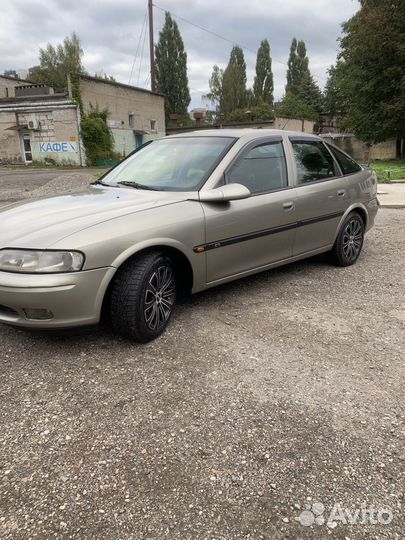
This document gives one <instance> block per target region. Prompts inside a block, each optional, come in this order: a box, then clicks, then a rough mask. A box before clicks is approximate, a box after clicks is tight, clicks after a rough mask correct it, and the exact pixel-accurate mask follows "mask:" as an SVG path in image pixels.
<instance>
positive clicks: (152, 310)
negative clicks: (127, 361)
mask: <svg viewBox="0 0 405 540" xmlns="http://www.w3.org/2000/svg"><path fill="white" fill-rule="evenodd" d="M175 303H176V277H175V272H174V267H173V265H172V262H171V260H170V259H169V258H168V257H166V256H165V255H164V254H163V253H159V252H150V253H146V254H144V255H141V256H139V257H137V258H136V259H133V260H131V261H129V262H128V263H126V264H125V265H124V266H123V267H122V268H120V269H119V270H118V273H117V275H116V277H115V279H114V283H113V286H112V291H111V303H110V312H111V323H112V326H113V329H114V331H115V332H116V333H117V334H119V335H121V336H123V337H126V338H130V339H132V340H134V341H138V342H140V343H146V342H148V341H151V340H152V339H155V338H157V337H158V336H159V335H160V334H161V333H162V332H163V331H164V330H165V328H166V326H167V324H168V322H169V320H170V317H171V315H172V313H173V309H174V306H175Z"/></svg>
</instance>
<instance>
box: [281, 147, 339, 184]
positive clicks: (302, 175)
mask: <svg viewBox="0 0 405 540" xmlns="http://www.w3.org/2000/svg"><path fill="white" fill-rule="evenodd" d="M291 143H292V146H293V150H294V157H295V162H296V165H297V175H298V184H305V183H307V182H315V181H317V180H324V179H325V178H333V177H335V176H338V175H339V172H338V170H337V166H336V163H335V161H334V159H333V157H332V156H331V154H330V153H329V152H328V150H327V148H326V147H325V145H324V144H323V142H321V141H294V140H293V141H291Z"/></svg>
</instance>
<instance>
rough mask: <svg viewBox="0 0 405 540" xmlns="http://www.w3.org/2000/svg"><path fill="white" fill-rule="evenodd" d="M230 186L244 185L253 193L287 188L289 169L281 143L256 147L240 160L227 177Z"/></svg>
mask: <svg viewBox="0 0 405 540" xmlns="http://www.w3.org/2000/svg"><path fill="white" fill-rule="evenodd" d="M227 183H228V184H236V183H237V184H242V185H244V186H246V187H247V188H248V189H249V190H250V192H251V193H263V192H266V191H273V190H275V189H281V188H283V187H286V186H287V168H286V162H285V155H284V149H283V145H282V143H281V142H271V143H265V144H260V145H258V146H255V147H254V148H252V149H251V150H248V151H247V152H246V153H245V154H244V155H243V156H242V157H241V159H239V160H238V161H237V162H236V164H235V165H234V166H233V168H232V169H231V170H230V172H229V174H228V175H227Z"/></svg>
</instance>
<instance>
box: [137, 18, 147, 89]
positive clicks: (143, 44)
mask: <svg viewBox="0 0 405 540" xmlns="http://www.w3.org/2000/svg"><path fill="white" fill-rule="evenodd" d="M145 39H146V25H145V33H144V35H143V42H142V51H141V59H140V61H139V70H138V80H137V82H136V84H139V79H140V76H141V68H142V60H143V50H144V48H145Z"/></svg>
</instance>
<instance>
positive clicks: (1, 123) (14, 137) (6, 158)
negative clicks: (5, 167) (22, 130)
mask: <svg viewBox="0 0 405 540" xmlns="http://www.w3.org/2000/svg"><path fill="white" fill-rule="evenodd" d="M16 123H17V118H16V113H15V112H12V111H7V112H0V163H23V162H24V160H23V156H22V150H21V141H20V135H19V133H18V132H17V131H15V130H11V129H9V128H12V127H13V126H15V125H16Z"/></svg>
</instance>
